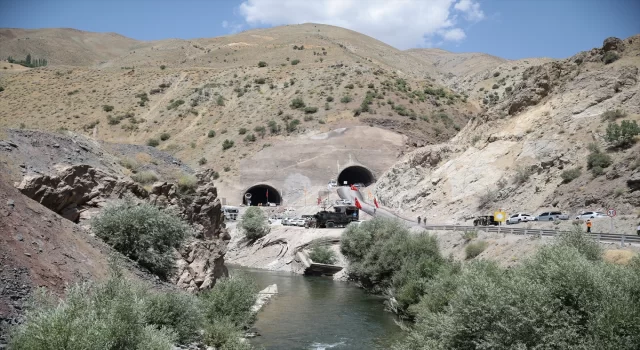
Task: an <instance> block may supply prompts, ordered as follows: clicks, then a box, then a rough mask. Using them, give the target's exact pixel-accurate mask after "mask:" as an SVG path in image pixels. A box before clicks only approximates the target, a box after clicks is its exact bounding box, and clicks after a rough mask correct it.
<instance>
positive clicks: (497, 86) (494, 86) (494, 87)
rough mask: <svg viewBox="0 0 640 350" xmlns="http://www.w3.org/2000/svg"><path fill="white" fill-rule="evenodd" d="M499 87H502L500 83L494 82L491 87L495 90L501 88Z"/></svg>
mask: <svg viewBox="0 0 640 350" xmlns="http://www.w3.org/2000/svg"><path fill="white" fill-rule="evenodd" d="M499 87H500V85H498V84H493V86H491V88H492V89H494V90H495V89H497V88H499Z"/></svg>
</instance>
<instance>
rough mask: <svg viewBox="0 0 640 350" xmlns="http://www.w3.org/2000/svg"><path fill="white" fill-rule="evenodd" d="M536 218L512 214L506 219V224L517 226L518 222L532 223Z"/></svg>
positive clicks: (522, 214)
mask: <svg viewBox="0 0 640 350" xmlns="http://www.w3.org/2000/svg"><path fill="white" fill-rule="evenodd" d="M535 219H536V218H535V217H534V216H532V215H529V214H524V213H518V214H513V215H511V217H509V219H507V224H517V223H520V222H527V221H534V220H535Z"/></svg>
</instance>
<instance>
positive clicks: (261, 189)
mask: <svg viewBox="0 0 640 350" xmlns="http://www.w3.org/2000/svg"><path fill="white" fill-rule="evenodd" d="M247 193H250V194H251V206H257V205H262V206H267V205H268V204H267V203H275V204H278V205H279V204H280V203H281V202H282V196H281V195H280V192H278V190H276V189H275V188H273V187H271V186H269V185H264V184H260V185H254V186H251V187H249V189H247V190H246V191H245V192H244V193H243V194H242V203H244V204H247V199H246V197H245V195H246V194H247Z"/></svg>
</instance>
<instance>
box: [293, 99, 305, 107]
mask: <svg viewBox="0 0 640 350" xmlns="http://www.w3.org/2000/svg"><path fill="white" fill-rule="evenodd" d="M290 106H291V108H293V109H299V108H304V107H305V103H304V101H303V100H302V99H301V98H300V97H296V98H294V99H293V101H291V105H290Z"/></svg>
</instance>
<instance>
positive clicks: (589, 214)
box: [576, 211, 607, 220]
mask: <svg viewBox="0 0 640 350" xmlns="http://www.w3.org/2000/svg"><path fill="white" fill-rule="evenodd" d="M606 217H607V214H605V213H601V212H599V211H585V212H584V213H582V214H580V215H578V216H576V220H586V219H598V218H606Z"/></svg>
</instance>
